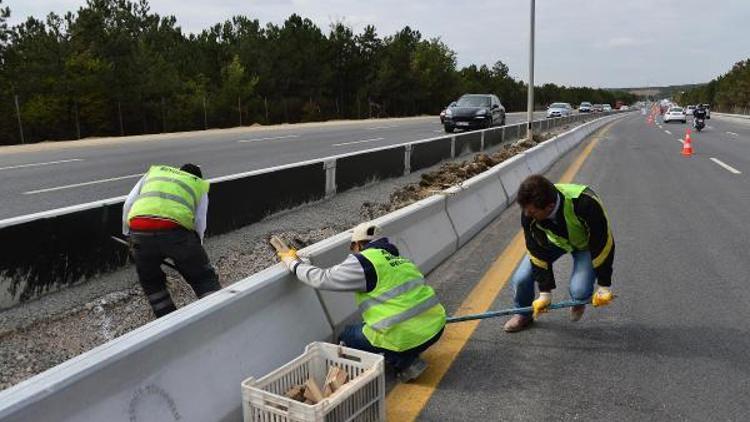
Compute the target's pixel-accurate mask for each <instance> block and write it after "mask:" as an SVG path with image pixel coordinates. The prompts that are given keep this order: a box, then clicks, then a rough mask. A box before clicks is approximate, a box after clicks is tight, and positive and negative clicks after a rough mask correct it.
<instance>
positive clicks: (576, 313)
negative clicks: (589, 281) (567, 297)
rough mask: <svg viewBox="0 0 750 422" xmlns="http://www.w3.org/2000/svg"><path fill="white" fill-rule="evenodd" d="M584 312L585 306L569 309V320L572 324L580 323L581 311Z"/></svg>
mask: <svg viewBox="0 0 750 422" xmlns="http://www.w3.org/2000/svg"><path fill="white" fill-rule="evenodd" d="M585 310H586V305H575V306H573V307H571V308H570V320H571V321H573V322H576V321H580V319H581V318H583V311H585Z"/></svg>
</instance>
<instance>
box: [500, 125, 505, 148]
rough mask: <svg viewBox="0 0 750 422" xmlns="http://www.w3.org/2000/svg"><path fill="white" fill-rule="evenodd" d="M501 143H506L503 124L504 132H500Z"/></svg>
mask: <svg viewBox="0 0 750 422" xmlns="http://www.w3.org/2000/svg"><path fill="white" fill-rule="evenodd" d="M500 143H501V144H504V143H505V126H503V131H502V133H501V134H500Z"/></svg>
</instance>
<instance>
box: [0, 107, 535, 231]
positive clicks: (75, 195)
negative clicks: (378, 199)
mask: <svg viewBox="0 0 750 422" xmlns="http://www.w3.org/2000/svg"><path fill="white" fill-rule="evenodd" d="M543 116H544V113H543V112H541V113H536V114H535V118H537V119H538V118H542V117H543ZM523 121H526V114H525V113H509V114H508V115H507V119H506V123H507V124H514V123H519V122H523ZM441 135H444V131H443V129H442V126H441V124H440V121H439V119H438V118H437V117H436V116H426V117H417V118H406V119H385V120H365V121H344V122H328V123H319V124H305V125H279V126H270V127H261V128H239V129H228V130H212V131H206V132H202V131H198V132H184V133H175V134H165V135H147V136H138V137H128V138H122V139H117V138H106V139H100V140H84V141H82V142H77V141H74V142H65V143H59V144H58V143H48V144H44V145H29V146H22V147H16V146H14V147H4V148H0V177H1V178H2V180H3V182H2V184H0V196H2V197H3V201H2V205H0V219H5V218H10V217H16V216H20V215H25V214H31V213H36V212H41V211H47V210H51V209H56V208H61V207H67V206H72V205H77V204H81V203H87V202H92V201H97V200H102V199H107V198H113V197H118V196H122V195H126V194H127V193H128V192H129V191H130V188H131V187H132V186H133V184H134V183H135V182H136V180H137V179H138V177H140V175H141V174H143V172H145V171H146V170H147V169H148V167H149V166H150V165H151V164H155V163H161V164H171V165H180V164H182V163H185V162H195V163H199V164H200V165H201V166H202V168H203V170H204V176H205V177H208V178H214V177H219V176H226V175H230V174H236V173H242V172H247V171H252V170H259V169H263V168H268V167H274V166H279V165H284V164H290V163H295V162H299V161H306V160H311V159H316V158H322V157H328V156H332V155H338V154H346V153H351V152H355V151H362V150H367V149H371V148H378V147H383V146H387V145H395V144H401V143H406V142H410V141H415V140H419V139H427V138H433V137H436V136H441Z"/></svg>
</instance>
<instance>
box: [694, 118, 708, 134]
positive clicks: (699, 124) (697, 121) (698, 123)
mask: <svg viewBox="0 0 750 422" xmlns="http://www.w3.org/2000/svg"><path fill="white" fill-rule="evenodd" d="M694 126H695V130H697V131H698V132H700V131H702V130H703V128H704V127H706V121H705V120H704V119H700V118H696V119H695V125H694Z"/></svg>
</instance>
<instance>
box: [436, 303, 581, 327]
mask: <svg viewBox="0 0 750 422" xmlns="http://www.w3.org/2000/svg"><path fill="white" fill-rule="evenodd" d="M590 304H591V301H583V300H568V301H564V302H558V303H553V304H551V305H549V307H548V308H547V309H562V308H570V307H571V306H577V305H590ZM532 312H534V308H532V307H531V306H525V307H523V308H511V309H502V310H499V311H490V312H484V313H481V314H471V315H463V316H454V317H450V318H447V319H446V320H445V323H446V324H453V323H454V322H463V321H473V320H475V319H487V318H495V317H499V316H506V315H515V314H526V313H532Z"/></svg>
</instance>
